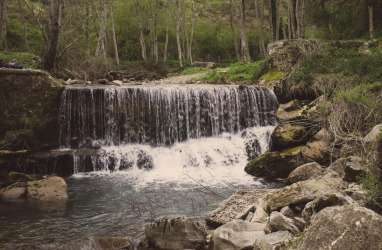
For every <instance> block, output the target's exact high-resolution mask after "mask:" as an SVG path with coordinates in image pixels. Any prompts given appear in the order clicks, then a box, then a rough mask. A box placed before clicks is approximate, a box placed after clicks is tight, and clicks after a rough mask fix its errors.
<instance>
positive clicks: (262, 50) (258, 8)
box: [255, 0, 267, 58]
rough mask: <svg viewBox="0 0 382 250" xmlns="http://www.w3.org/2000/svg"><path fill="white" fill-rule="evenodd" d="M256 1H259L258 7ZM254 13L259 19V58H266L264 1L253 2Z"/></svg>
mask: <svg viewBox="0 0 382 250" xmlns="http://www.w3.org/2000/svg"><path fill="white" fill-rule="evenodd" d="M258 1H260V6H259V4H258ZM255 12H256V17H257V19H259V20H260V21H259V47H260V55H261V58H266V57H267V52H266V50H265V44H264V32H263V28H264V27H263V19H264V0H255Z"/></svg>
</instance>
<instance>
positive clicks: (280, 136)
mask: <svg viewBox="0 0 382 250" xmlns="http://www.w3.org/2000/svg"><path fill="white" fill-rule="evenodd" d="M307 130H308V129H307V128H306V127H304V126H301V125H294V124H293V125H292V124H285V125H279V126H278V127H277V128H276V129H275V130H274V131H273V133H272V137H271V138H272V147H273V149H274V150H283V149H285V148H291V147H296V146H298V145H302V144H304V143H305V142H307V141H308V140H309V139H310V137H309V135H308V133H307V132H308V131H307Z"/></svg>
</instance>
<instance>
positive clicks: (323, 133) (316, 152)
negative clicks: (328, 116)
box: [301, 128, 338, 166]
mask: <svg viewBox="0 0 382 250" xmlns="http://www.w3.org/2000/svg"><path fill="white" fill-rule="evenodd" d="M337 151H338V149H335V148H333V146H332V138H331V136H330V134H329V132H328V131H327V130H326V129H325V128H323V129H321V130H320V132H318V133H317V134H316V135H314V136H313V137H312V138H311V139H310V140H309V141H308V143H307V145H306V146H305V147H303V148H302V149H301V153H302V154H303V155H304V156H305V157H307V158H309V159H311V160H313V161H315V162H317V163H319V164H322V165H325V166H327V165H329V164H330V162H331V160H332V158H334V159H335V158H336V154H337Z"/></svg>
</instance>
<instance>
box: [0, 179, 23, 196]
mask: <svg viewBox="0 0 382 250" xmlns="http://www.w3.org/2000/svg"><path fill="white" fill-rule="evenodd" d="M26 191H27V185H26V183H24V182H17V183H14V184H12V185H10V186H9V187H6V188H3V189H1V190H0V200H3V201H11V200H17V199H21V198H24V197H25V193H26Z"/></svg>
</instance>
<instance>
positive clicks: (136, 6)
mask: <svg viewBox="0 0 382 250" xmlns="http://www.w3.org/2000/svg"><path fill="white" fill-rule="evenodd" d="M134 4H135V10H136V12H137V18H138V28H139V37H140V43H141V49H142V59H143V61H144V62H145V63H146V62H147V55H146V44H145V38H144V36H143V30H142V22H141V9H140V7H139V1H138V0H134Z"/></svg>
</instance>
